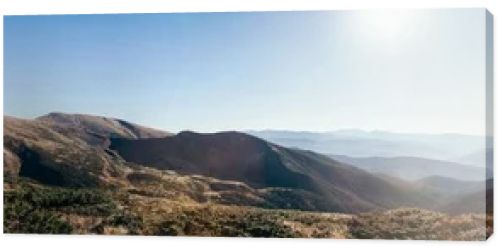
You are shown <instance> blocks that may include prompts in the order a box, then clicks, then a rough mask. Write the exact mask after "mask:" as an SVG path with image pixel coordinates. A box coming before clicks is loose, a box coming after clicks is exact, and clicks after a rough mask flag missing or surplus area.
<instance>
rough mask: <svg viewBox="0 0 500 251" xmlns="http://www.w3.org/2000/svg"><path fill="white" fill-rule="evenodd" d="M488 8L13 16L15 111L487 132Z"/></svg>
mask: <svg viewBox="0 0 500 251" xmlns="http://www.w3.org/2000/svg"><path fill="white" fill-rule="evenodd" d="M484 15H485V11H484V10H482V9H469V10H467V9H462V10H458V9H455V10H412V11H389V10H386V11H332V12H260V13H259V12H257V13H256V12H253V13H191V14H187V13H186V14H180V13H178V14H122V15H62V16H8V17H5V18H4V112H5V114H7V115H12V116H18V117H26V118H33V117H36V116H40V115H43V114H45V113H48V112H52V111H60V112H68V113H88V114H97V115H103V116H111V117H118V118H122V119H126V120H129V121H132V122H135V123H140V124H144V125H148V126H151V127H157V128H162V129H165V130H169V131H180V130H185V129H190V130H196V131H202V132H212V131H220V130H244V129H290V130H308V131H330V130H335V129H341V128H359V129H366V130H388V131H397V132H427V133H445V132H455V133H466V134H483V133H484V132H483V131H484V126H485V125H484V113H485V111H484V109H485V107H484V97H485V96H484V69H485V65H484V56H485V55H484V48H485V47H484V43H485V38H484V29H485V24H484V18H485V17H484Z"/></svg>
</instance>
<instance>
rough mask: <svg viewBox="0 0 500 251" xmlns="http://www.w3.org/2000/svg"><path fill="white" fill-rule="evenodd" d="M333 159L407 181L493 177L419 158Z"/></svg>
mask: <svg viewBox="0 0 500 251" xmlns="http://www.w3.org/2000/svg"><path fill="white" fill-rule="evenodd" d="M330 157H332V158H333V159H336V160H338V161H341V162H344V163H348V164H351V165H354V166H357V167H359V168H361V169H363V170H366V171H369V172H371V173H380V174H384V175H388V176H393V177H397V178H400V179H405V180H410V181H412V180H419V179H424V178H427V177H432V176H442V177H448V178H453V179H458V180H470V181H484V180H485V179H486V178H491V177H493V176H492V175H493V174H492V173H491V170H490V172H489V173H488V174H487V173H486V171H485V168H484V167H477V166H471V165H464V164H460V163H456V162H450V161H442V160H434V159H426V158H419V157H358V158H354V157H349V156H345V155H330Z"/></svg>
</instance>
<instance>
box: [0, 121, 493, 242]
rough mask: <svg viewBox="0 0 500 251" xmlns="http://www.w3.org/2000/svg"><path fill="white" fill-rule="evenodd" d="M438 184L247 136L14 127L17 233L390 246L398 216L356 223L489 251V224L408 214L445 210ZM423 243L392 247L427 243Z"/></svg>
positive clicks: (7, 161) (7, 222) (11, 194)
mask: <svg viewBox="0 0 500 251" xmlns="http://www.w3.org/2000/svg"><path fill="white" fill-rule="evenodd" d="M431 183H432V186H434V188H435V187H437V185H436V184H435V183H436V182H422V183H421V184H415V183H414V182H407V181H404V180H399V181H397V182H396V181H395V180H394V179H391V178H387V177H383V176H379V175H374V174H371V173H369V172H366V171H364V170H362V169H359V168H357V167H355V166H352V165H349V164H344V163H342V162H339V161H336V160H333V159H331V158H329V157H327V156H325V155H321V154H318V153H314V152H311V151H304V150H298V149H290V148H287V147H283V146H280V145H276V144H273V143H270V142H267V141H265V140H262V139H260V138H257V137H254V136H251V135H248V134H245V133H240V132H221V133H214V134H200V133H195V132H182V133H179V134H175V135H173V134H170V133H168V132H163V131H159V130H154V129H150V128H147V127H143V126H139V125H136V124H133V123H129V122H126V121H121V120H118V119H111V118H105V117H99V116H90V115H72V114H60V113H53V114H49V115H46V116H42V117H40V118H37V119H19V118H14V117H8V116H4V197H5V198H6V199H5V201H4V208H5V211H4V212H5V215H6V217H5V218H4V229H6V230H5V231H6V232H9V233H11V232H23V233H26V232H29V233H32V232H33V233H105V234H125V233H128V234H137V233H140V234H154V235H158V234H160V235H164V234H167V235H177V234H187V235H209V236H268V237H269V236H278V237H287V236H288V237H299V236H314V237H321V236H323V237H333V238H364V237H367V236H371V237H373V238H393V237H392V236H393V235H380V234H382V233H383V232H384V231H385V230H384V228H385V225H373V224H372V222H373V220H377V221H380V220H382V221H383V220H389V219H390V218H388V217H389V216H387V215H385V214H378V213H367V214H358V213H361V212H368V211H370V212H371V211H374V210H375V211H377V212H380V210H386V209H394V210H395V211H389V212H391V213H389V212H388V213H389V214H392V212H394V213H397V214H398V215H399V214H401V215H407V214H411V215H412V216H413V217H430V218H433V219H435V220H436V222H437V223H439V225H440V226H449V227H450V228H457V229H458V228H459V227H460V226H461V224H469V225H468V226H470V229H474V231H476V232H474V233H478V234H474V235H473V236H472V235H469V234H465V233H464V235H463V236H462V237H460V238H463V239H484V238H485V236H486V232H485V231H482V230H481V229H482V228H481V226H484V224H483V225H481V224H480V223H481V222H484V221H485V220H486V219H489V218H487V217H486V216H485V215H479V216H470V215H469V216H467V217H462V216H456V217H454V218H450V217H449V216H447V215H444V214H438V213H434V212H429V211H426V210H423V209H401V208H402V207H420V208H427V209H439V208H438V206H440V205H439V203H437V200H440V199H441V198H442V196H443V194H444V193H443V192H437V193H438V194H436V191H439V189H434V188H432V189H431V187H432V186H431ZM438 183H440V184H444V183H441V182H438ZM431 190H432V191H431ZM478 192H480V191H478ZM457 199H459V198H457ZM463 201H464V202H465V203H468V202H466V201H470V200H467V198H464V200H463ZM450 203H451V202H450ZM20 205H21V206H20ZM397 208H399V209H397ZM288 210H293V211H288ZM297 210H299V211H297ZM465 210H467V209H465ZM303 211H320V212H322V213H315V212H303ZM326 213H328V214H326ZM340 213H349V214H348V215H346V214H340ZM20 215H21V216H22V217H23V218H22V221H19V220H18V219H19V216H20ZM398 217H399V216H398ZM401 217H403V218H404V217H406V216H401ZM403 218H401V220H403ZM206 219H212V220H210V222H209V221H207V220H206ZM407 220H409V221H407ZM311 221H314V222H313V223H311ZM412 222H413V223H412ZM417 222H419V218H412V219H410V218H408V219H404V220H403V221H401V222H400V223H398V224H396V225H392V227H394V228H395V229H400V230H398V231H399V232H400V233H403V232H404V231H405V230H406V225H405V224H416V223H417ZM437 223H436V224H437ZM311 224H312V225H311ZM38 227H40V228H38ZM367 229H369V232H366V231H365V230H367ZM470 229H469V228H467V229H465V230H459V231H469V230H470ZM401 231H402V232H401ZM419 231H420V232H421V233H424V232H425V234H430V235H429V236H434V237H435V238H438V239H456V238H457V237H456V235H453V236H449V235H446V234H441V233H440V232H439V233H438V232H436V231H434V230H430V229H421V230H419ZM457 231H458V230H457ZM477 231H479V232H477ZM481 231H482V232H481ZM469 232H470V231H469ZM469 232H467V233H469ZM313 233H314V234H313ZM414 234H415V233H414V232H405V233H404V234H403V235H398V236H394V238H418V237H415V236H414ZM436 234H438V235H436ZM418 236H422V235H418ZM429 238H430V237H429Z"/></svg>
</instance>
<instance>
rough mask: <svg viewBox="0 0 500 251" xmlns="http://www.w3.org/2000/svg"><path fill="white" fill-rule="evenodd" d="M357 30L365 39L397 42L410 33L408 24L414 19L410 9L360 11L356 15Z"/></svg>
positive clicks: (384, 42) (383, 42) (386, 42)
mask: <svg viewBox="0 0 500 251" xmlns="http://www.w3.org/2000/svg"><path fill="white" fill-rule="evenodd" d="M356 20H357V23H358V29H357V30H358V31H359V32H361V33H362V36H364V37H365V39H369V41H371V42H379V43H382V44H394V43H399V42H401V41H402V40H403V39H406V38H408V36H409V35H411V32H410V30H409V29H408V26H409V25H412V22H413V21H414V20H415V18H414V15H413V14H412V13H411V12H410V11H405V10H384V11H360V12H359V13H358V15H357V16H356Z"/></svg>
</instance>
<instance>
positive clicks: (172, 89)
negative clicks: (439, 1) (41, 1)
mask: <svg viewBox="0 0 500 251" xmlns="http://www.w3.org/2000/svg"><path fill="white" fill-rule="evenodd" d="M492 18H493V17H492V15H491V14H490V13H489V12H488V11H487V10H485V9H428V10H352V11H283V12H276V11H274V12H233V13H224V12H222V13H158V14H92V15H29V16H5V17H4V86H3V88H4V96H3V98H4V116H3V141H4V143H3V179H4V182H3V208H4V209H3V210H4V218H3V231H4V233H7V234H17V233H21V234H99V235H155V236H204V237H216V236H218V237H220V236H222V237H284V238H334V239H411V240H467V241H474V240H486V239H487V238H488V237H489V236H490V235H491V234H492V233H493V224H492V222H493V203H492V199H493V196H492V195H493V127H492V126H493V106H492V104H493V92H492V90H493V83H492V77H493V76H492V63H493V62H492V55H493V51H492V49H493V47H492V38H493V34H492V32H493V29H492V24H493V23H492Z"/></svg>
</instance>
